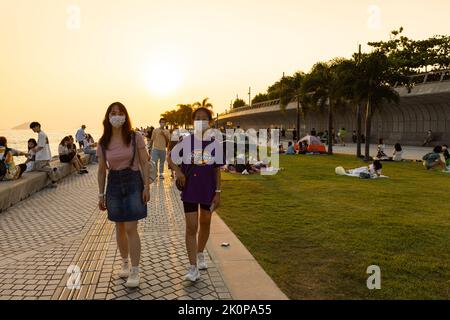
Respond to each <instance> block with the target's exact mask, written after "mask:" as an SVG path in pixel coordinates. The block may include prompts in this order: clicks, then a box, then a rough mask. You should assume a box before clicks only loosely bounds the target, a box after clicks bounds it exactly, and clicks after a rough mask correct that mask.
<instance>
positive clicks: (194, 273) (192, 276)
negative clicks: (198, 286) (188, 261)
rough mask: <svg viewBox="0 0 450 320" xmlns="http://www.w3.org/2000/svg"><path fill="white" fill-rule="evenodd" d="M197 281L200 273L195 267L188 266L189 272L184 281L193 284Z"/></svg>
mask: <svg viewBox="0 0 450 320" xmlns="http://www.w3.org/2000/svg"><path fill="white" fill-rule="evenodd" d="M198 279H200V272H198V269H197V267H196V266H190V268H189V272H188V273H187V275H186V280H189V281H191V282H195V281H197V280H198Z"/></svg>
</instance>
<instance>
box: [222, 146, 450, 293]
mask: <svg viewBox="0 0 450 320" xmlns="http://www.w3.org/2000/svg"><path fill="white" fill-rule="evenodd" d="M338 165H342V166H344V167H345V168H355V167H359V166H362V165H364V164H363V162H361V161H360V160H358V159H356V158H355V157H353V156H346V155H334V156H328V155H321V156H306V155H305V156H284V155H283V156H281V159H280V166H281V167H282V168H283V169H284V170H282V171H281V172H280V173H278V174H277V175H274V176H261V175H251V176H242V175H236V174H223V176H222V177H223V183H222V189H223V194H222V207H221V208H220V209H219V215H220V216H221V218H222V219H223V220H224V221H225V222H226V223H227V225H228V226H229V227H230V228H231V229H232V230H233V232H234V233H235V234H236V235H237V236H238V237H239V239H240V240H241V241H242V242H243V243H244V245H245V246H246V247H247V248H248V249H249V251H250V252H251V253H252V254H253V255H254V257H255V258H256V259H257V260H258V262H259V263H260V264H261V266H262V267H263V268H264V269H265V270H266V272H267V273H268V274H269V275H270V276H271V277H272V278H273V280H274V281H275V282H276V283H277V284H278V286H279V287H280V288H281V289H282V290H283V292H285V293H286V294H287V295H288V296H289V298H291V299H449V298H450V197H449V191H450V174H445V173H442V172H440V171H438V170H437V171H426V170H425V169H424V168H423V166H422V165H421V163H392V162H390V163H384V168H383V174H385V175H387V176H390V179H378V180H363V179H358V178H351V177H342V176H336V175H335V173H334V168H335V167H336V166H338ZM369 265H378V266H379V267H380V268H381V289H380V290H369V289H368V288H367V286H366V280H367V277H368V276H369V275H368V274H366V269H367V267H368V266H369Z"/></svg>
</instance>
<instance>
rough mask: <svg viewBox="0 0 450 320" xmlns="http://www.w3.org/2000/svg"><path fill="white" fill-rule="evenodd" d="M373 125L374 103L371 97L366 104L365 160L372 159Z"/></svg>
mask: <svg viewBox="0 0 450 320" xmlns="http://www.w3.org/2000/svg"><path fill="white" fill-rule="evenodd" d="M371 126H372V105H371V102H370V98H369V99H367V106H366V132H365V135H366V144H365V150H364V151H365V152H364V161H369V160H370V130H371Z"/></svg>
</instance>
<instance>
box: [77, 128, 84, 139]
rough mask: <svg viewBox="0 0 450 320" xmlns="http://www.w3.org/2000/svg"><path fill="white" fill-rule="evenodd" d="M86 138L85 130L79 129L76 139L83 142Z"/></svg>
mask: <svg viewBox="0 0 450 320" xmlns="http://www.w3.org/2000/svg"><path fill="white" fill-rule="evenodd" d="M84 138H85V133H84V129H83V128H80V129H78V131H77V133H76V134H75V139H77V141H78V142H81V141H83V140H84Z"/></svg>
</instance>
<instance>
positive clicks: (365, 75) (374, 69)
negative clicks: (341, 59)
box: [355, 51, 402, 161]
mask: <svg viewBox="0 0 450 320" xmlns="http://www.w3.org/2000/svg"><path fill="white" fill-rule="evenodd" d="M357 78H358V79H357V81H356V82H355V94H356V96H358V97H360V99H362V100H364V101H365V104H366V110H365V136H366V142H365V150H364V160H365V161H369V159H370V151H369V147H370V134H371V125H372V116H373V114H374V112H375V110H376V109H377V108H378V107H379V106H380V105H381V104H382V103H384V102H388V103H391V102H394V103H397V104H398V103H399V101H400V97H399V94H398V93H397V91H395V89H393V87H392V86H391V84H392V83H393V82H395V81H398V80H399V79H400V80H401V79H402V76H401V75H399V74H397V73H396V72H394V70H393V68H392V66H391V63H390V61H389V59H388V57H387V56H386V55H385V54H384V53H382V52H380V51H374V52H373V53H370V54H365V55H363V56H362V58H361V63H360V64H359V67H358V73H357Z"/></svg>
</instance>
